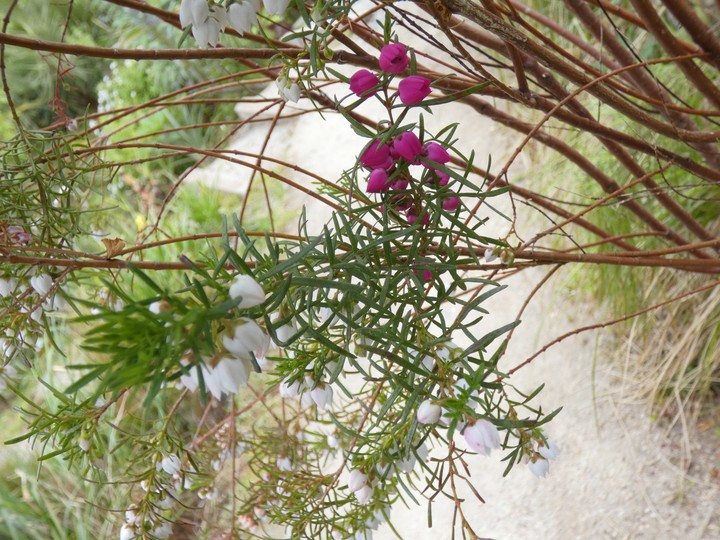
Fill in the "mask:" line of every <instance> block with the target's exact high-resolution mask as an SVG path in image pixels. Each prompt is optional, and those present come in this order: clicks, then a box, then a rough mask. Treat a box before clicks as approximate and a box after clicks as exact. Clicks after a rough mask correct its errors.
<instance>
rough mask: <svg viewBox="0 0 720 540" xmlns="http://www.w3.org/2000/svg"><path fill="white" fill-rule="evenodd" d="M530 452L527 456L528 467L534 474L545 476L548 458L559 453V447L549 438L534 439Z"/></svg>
mask: <svg viewBox="0 0 720 540" xmlns="http://www.w3.org/2000/svg"><path fill="white" fill-rule="evenodd" d="M532 446H533V448H532V452H531V453H530V457H529V458H528V462H527V464H528V468H529V469H530V472H532V473H533V474H534V475H535V476H538V477H543V476H547V473H548V472H550V460H551V459H555V458H557V457H558V456H559V455H560V448H559V447H558V445H557V444H555V441H553V440H552V439H550V438H546V439H545V440H540V439H534V440H533V443H532Z"/></svg>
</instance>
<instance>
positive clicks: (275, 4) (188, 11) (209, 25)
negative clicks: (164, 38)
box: [179, 0, 290, 49]
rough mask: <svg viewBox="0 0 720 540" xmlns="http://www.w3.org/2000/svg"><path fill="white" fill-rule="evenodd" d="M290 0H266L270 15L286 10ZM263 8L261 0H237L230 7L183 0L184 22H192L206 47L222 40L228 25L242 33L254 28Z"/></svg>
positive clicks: (198, 37)
mask: <svg viewBox="0 0 720 540" xmlns="http://www.w3.org/2000/svg"><path fill="white" fill-rule="evenodd" d="M289 3H290V2H289V0H263V5H264V6H265V12H266V13H267V14H268V15H282V14H284V13H285V11H286V10H287V7H288V4H289ZM259 11H260V0H235V1H234V2H233V3H232V4H230V5H229V6H228V7H227V8H226V7H225V6H223V5H222V4H216V3H214V2H208V0H182V2H180V13H179V15H180V26H181V27H182V28H187V27H188V26H191V28H192V34H193V37H194V38H195V40H196V41H197V42H198V45H199V46H200V47H201V48H203V49H205V48H207V47H215V46H216V45H217V44H218V42H219V41H220V33H221V32H222V31H223V30H225V28H226V27H227V26H230V27H231V28H233V29H234V30H235V31H237V32H238V33H240V34H244V33H245V32H247V31H248V30H250V28H252V27H253V25H256V24H257V22H258V20H257V14H258V12H259Z"/></svg>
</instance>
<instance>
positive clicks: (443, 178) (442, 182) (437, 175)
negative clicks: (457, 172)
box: [425, 167, 450, 187]
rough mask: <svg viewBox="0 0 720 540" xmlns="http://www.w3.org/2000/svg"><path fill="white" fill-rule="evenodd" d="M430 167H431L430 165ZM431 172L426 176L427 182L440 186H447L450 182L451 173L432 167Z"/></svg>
mask: <svg viewBox="0 0 720 540" xmlns="http://www.w3.org/2000/svg"><path fill="white" fill-rule="evenodd" d="M428 168H429V167H428ZM430 171H431V174H429V175H428V176H427V177H425V183H426V184H437V185H438V186H440V187H443V186H447V185H448V184H449V183H450V175H449V174H447V173H444V172H442V171H439V170H437V169H432V168H430Z"/></svg>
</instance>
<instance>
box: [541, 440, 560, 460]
mask: <svg viewBox="0 0 720 540" xmlns="http://www.w3.org/2000/svg"><path fill="white" fill-rule="evenodd" d="M546 442H547V444H546V445H545V446H539V447H538V449H537V453H538V454H540V455H541V456H542V457H544V458H545V459H555V458H557V457H558V456H559V455H560V448H559V447H558V445H557V444H555V441H553V440H552V439H550V438H548V439H546Z"/></svg>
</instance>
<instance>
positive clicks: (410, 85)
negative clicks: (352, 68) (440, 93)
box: [350, 43, 432, 105]
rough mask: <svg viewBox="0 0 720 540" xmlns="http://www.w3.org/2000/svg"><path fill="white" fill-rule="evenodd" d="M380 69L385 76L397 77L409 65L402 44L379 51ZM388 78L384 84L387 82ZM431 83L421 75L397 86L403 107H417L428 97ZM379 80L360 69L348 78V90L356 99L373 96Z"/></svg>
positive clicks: (409, 77)
mask: <svg viewBox="0 0 720 540" xmlns="http://www.w3.org/2000/svg"><path fill="white" fill-rule="evenodd" d="M378 63H379V64H380V69H381V70H383V72H385V73H386V74H389V75H391V77H390V78H392V76H393V75H397V74H399V73H402V72H403V71H405V70H406V69H407V68H408V66H409V65H410V57H409V56H408V53H407V48H406V47H405V45H403V44H402V43H390V44H389V45H385V46H384V47H383V48H382V50H381V51H380V58H379V60H378ZM390 78H388V79H387V81H386V82H389V80H390ZM431 83H432V81H431V80H430V79H428V78H427V77H423V76H421V75H410V76H408V77H405V78H404V79H403V80H402V81H400V84H398V96H399V97H400V101H402V102H403V104H405V105H417V104H418V103H420V102H421V101H422V100H423V99H425V98H426V97H428V96H429V95H430V92H431V90H430V84H431ZM380 86H381V84H380V78H379V77H378V76H377V75H376V74H375V73H373V72H372V71H368V70H367V69H361V70H360V71H358V72H357V73H355V74H354V75H353V76H352V77H350V90H351V91H352V93H353V94H355V95H356V96H358V97H362V98H366V97H370V96H374V95H375V94H376V93H377V91H378V90H379V89H380Z"/></svg>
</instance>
